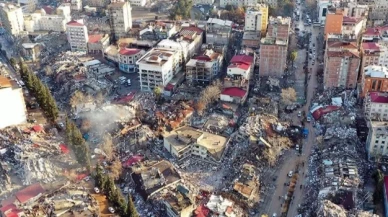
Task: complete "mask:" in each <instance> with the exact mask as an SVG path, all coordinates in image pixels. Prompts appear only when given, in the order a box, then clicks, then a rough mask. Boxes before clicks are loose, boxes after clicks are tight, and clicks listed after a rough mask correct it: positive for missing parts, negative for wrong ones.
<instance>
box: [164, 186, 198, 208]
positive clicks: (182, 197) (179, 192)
mask: <svg viewBox="0 0 388 217" xmlns="http://www.w3.org/2000/svg"><path fill="white" fill-rule="evenodd" d="M188 193H189V190H188V189H186V188H185V187H183V186H181V185H178V186H177V188H176V189H174V190H173V191H171V192H169V193H168V194H166V195H165V196H164V201H165V202H166V203H168V204H169V205H170V207H171V208H172V210H174V212H175V213H178V214H180V213H181V212H182V210H184V209H186V208H187V207H189V206H192V205H193V203H192V202H191V200H190V198H189V197H188V196H189V195H188Z"/></svg>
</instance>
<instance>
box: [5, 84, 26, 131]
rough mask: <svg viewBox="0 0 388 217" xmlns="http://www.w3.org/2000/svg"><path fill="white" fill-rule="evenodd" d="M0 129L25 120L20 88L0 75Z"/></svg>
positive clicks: (24, 107) (24, 105)
mask: <svg viewBox="0 0 388 217" xmlns="http://www.w3.org/2000/svg"><path fill="white" fill-rule="evenodd" d="M0 100H1V101H2V102H4V103H3V104H2V105H1V106H0V129H3V128H5V127H8V126H13V125H18V124H23V123H26V122H27V111H26V104H25V101H24V97H23V90H22V88H20V87H18V86H17V85H16V84H13V83H11V81H10V80H9V79H8V78H6V77H4V76H0Z"/></svg>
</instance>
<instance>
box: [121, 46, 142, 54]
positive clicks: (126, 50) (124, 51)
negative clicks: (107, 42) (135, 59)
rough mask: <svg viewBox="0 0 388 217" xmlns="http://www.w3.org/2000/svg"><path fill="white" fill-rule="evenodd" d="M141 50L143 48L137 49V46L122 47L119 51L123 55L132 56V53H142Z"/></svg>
mask: <svg viewBox="0 0 388 217" xmlns="http://www.w3.org/2000/svg"><path fill="white" fill-rule="evenodd" d="M141 51H142V50H141V49H136V48H122V49H121V50H120V51H119V53H120V54H121V55H126V56H132V55H135V54H138V53H140V52H141Z"/></svg>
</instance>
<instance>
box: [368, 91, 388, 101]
mask: <svg viewBox="0 0 388 217" xmlns="http://www.w3.org/2000/svg"><path fill="white" fill-rule="evenodd" d="M368 97H369V99H370V101H371V102H373V103H388V93H382V92H375V91H374V92H369V93H368Z"/></svg>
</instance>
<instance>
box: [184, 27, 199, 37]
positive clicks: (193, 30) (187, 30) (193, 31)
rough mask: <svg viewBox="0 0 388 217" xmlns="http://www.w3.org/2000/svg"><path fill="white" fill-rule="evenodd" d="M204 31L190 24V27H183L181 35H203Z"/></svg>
mask: <svg viewBox="0 0 388 217" xmlns="http://www.w3.org/2000/svg"><path fill="white" fill-rule="evenodd" d="M202 33H203V30H202V29H200V28H198V27H195V26H190V27H183V28H182V29H181V31H180V32H179V35H182V36H184V37H191V38H193V35H201V34H202Z"/></svg>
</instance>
